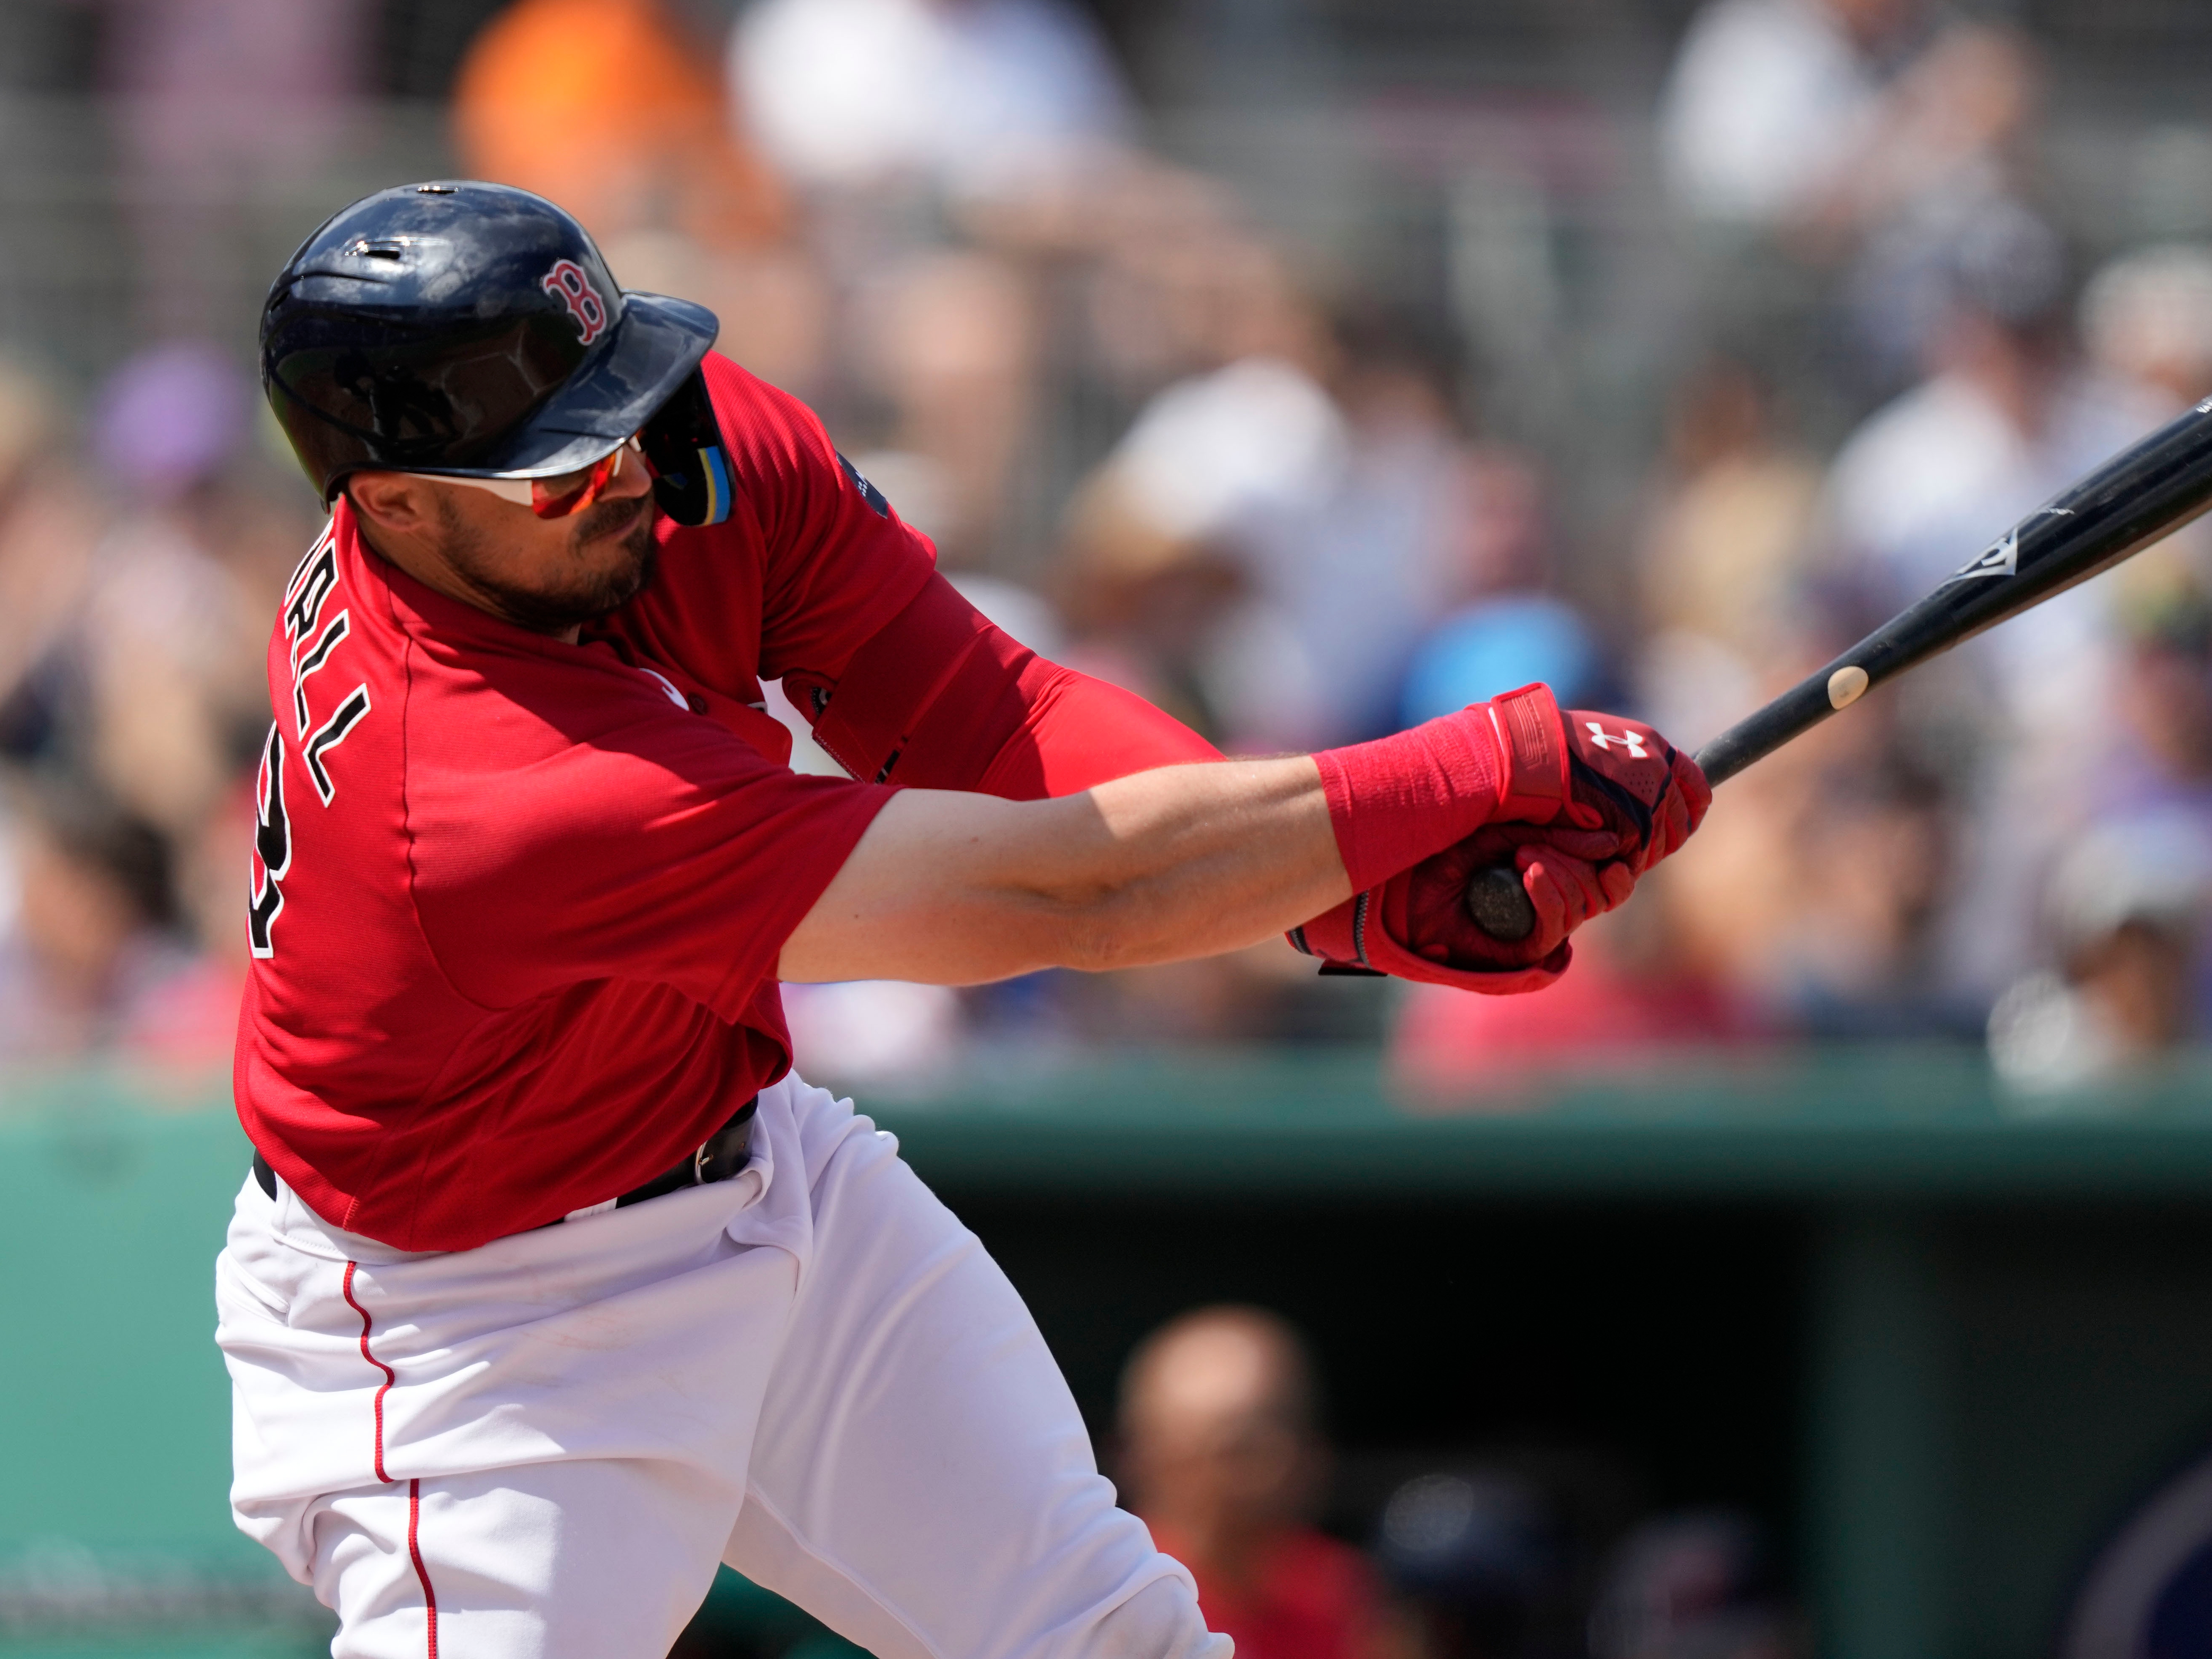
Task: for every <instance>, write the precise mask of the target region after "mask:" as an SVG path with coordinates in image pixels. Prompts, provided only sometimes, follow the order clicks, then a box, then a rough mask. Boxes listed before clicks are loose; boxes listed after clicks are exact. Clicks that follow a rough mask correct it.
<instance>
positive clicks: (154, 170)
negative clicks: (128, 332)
mask: <svg viewBox="0 0 2212 1659" xmlns="http://www.w3.org/2000/svg"><path fill="white" fill-rule="evenodd" d="M97 9H99V10H100V11H101V12H103V13H105V14H106V17H105V21H106V29H105V31H104V33H103V40H104V42H105V48H106V50H105V56H106V64H105V68H106V76H105V79H106V91H107V93H108V94H109V97H110V100H111V107H112V110H113V111H114V118H115V121H116V124H117V128H118V139H119V144H118V149H119V152H120V154H119V160H120V162H121V165H122V167H123V170H124V173H125V180H124V187H123V190H122V192H121V196H122V200H123V201H124V202H125V204H128V208H129V211H130V215H131V222H132V225H133V228H134V229H135V230H136V232H137V243H138V262H137V272H138V276H139V279H140V280H139V294H140V304H141V312H142V319H141V320H142V325H143V327H144V328H145V331H146V332H147V333H148V334H149V335H150V336H151V337H155V338H161V337H165V336H169V335H180V334H182V335H190V334H203V333H207V332H210V331H214V330H215V329H216V328H217V327H219V326H220V325H222V324H223V323H224V322H226V321H228V318H229V315H230V313H229V311H228V304H227V302H228V298H229V295H230V294H231V293H232V292H234V291H235V290H236V289H240V288H245V289H250V290H251V291H253V292H258V291H259V289H260V288H261V286H262V285H263V284H264V283H266V282H267V280H268V273H267V271H266V270H265V269H264V268H262V267H261V264H260V260H261V258H262V255H263V250H264V242H263V240H262V239H261V237H259V236H258V235H257V234H252V233H253V232H255V231H256V230H258V226H257V225H255V224H254V222H253V221H252V210H253V209H255V208H257V207H266V208H274V207H275V206H276V204H277V201H278V197H279V193H280V192H281V191H283V189H284V188H285V187H287V186H289V185H295V184H296V183H298V182H299V181H301V180H304V179H311V178H313V176H314V175H315V173H316V172H317V171H318V169H319V168H320V167H323V166H325V164H326V163H327V162H328V161H329V160H330V159H331V156H332V155H334V154H335V153H336V152H337V149H339V147H340V146H341V144H342V143H343V139H344V137H345V134H346V130H347V125H348V123H349V119H350V118H352V117H353V115H354V113H355V101H356V99H357V98H358V97H359V96H360V94H361V92H362V89H363V88H362V82H363V71H364V70H365V68H366V67H367V66H368V64H370V63H371V62H372V61H373V53H372V52H371V50H370V42H369V40H368V27H367V25H368V22H369V20H370V17H371V15H372V8H371V7H370V6H369V4H368V0H99V3H98V7H97ZM293 234H295V235H296V234H298V233H297V231H296V230H295V231H294V233H293Z"/></svg>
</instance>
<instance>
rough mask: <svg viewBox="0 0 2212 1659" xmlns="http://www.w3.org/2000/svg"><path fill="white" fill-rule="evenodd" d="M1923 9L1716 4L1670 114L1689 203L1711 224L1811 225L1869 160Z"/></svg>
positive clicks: (1909, 4)
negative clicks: (1893, 77)
mask: <svg viewBox="0 0 2212 1659" xmlns="http://www.w3.org/2000/svg"><path fill="white" fill-rule="evenodd" d="M1922 11H1923V8H1922V6H1921V5H1920V4H1919V3H1918V0H1709V3H1707V4H1705V6H1703V7H1701V8H1700V9H1699V11H1698V13H1697V15H1695V16H1694V17H1693V18H1692V20H1691V22H1690V27H1689V29H1688V31H1687V32H1686V33H1685V34H1684V36H1683V38H1682V43H1681V46H1680V48H1679V49H1678V52H1677V54H1676V57H1675V59H1674V68H1673V70H1672V71H1671V73H1670V75H1669V76H1668V83H1667V89H1666V92H1665V94H1663V96H1662V100H1661V105H1660V112H1659V141H1660V149H1661V153H1662V156H1663V157H1664V159H1665V162H1666V166H1667V170H1668V179H1669V182H1670V183H1671V185H1673V187H1674V192H1675V194H1676V196H1677V197H1678V198H1679V199H1680V201H1681V203H1682V204H1683V205H1684V206H1685V207H1686V208H1687V209H1688V210H1690V212H1691V213H1692V215H1694V216H1697V217H1699V218H1701V219H1707V220H1711V221H1715V222H1723V223H1735V224H1744V225H1754V226H1773V225H1779V224H1786V223H1788V222H1790V221H1792V220H1796V219H1802V218H1804V217H1808V216H1810V215H1811V214H1812V213H1814V211H1815V210H1817V208H1818V206H1819V204H1820V203H1821V202H1822V201H1823V199H1824V198H1825V197H1826V196H1827V194H1828V193H1829V192H1830V191H1832V190H1834V189H1835V188H1836V187H1837V186H1838V183H1839V182H1840V180H1841V179H1842V177H1843V175H1844V173H1845V171H1846V169H1847V168H1848V167H1849V166H1850V163H1851V162H1852V161H1855V160H1856V159H1857V157H1858V156H1859V155H1860V154H1861V153H1862V152H1863V149H1865V147H1866V146H1867V144H1868V143H1869V141H1870V139H1871V137H1872V136H1873V133H1874V131H1875V129H1876V127H1877V126H1878V125H1880V122H1881V113H1882V104H1883V88H1884V85H1885V82H1886V81H1887V78H1888V76H1889V74H1890V72H1891V71H1892V70H1893V69H1894V68H1895V66H1896V64H1897V62H1898V60H1899V58H1900V57H1901V56H1902V54H1903V53H1905V52H1906V51H1908V50H1909V49H1910V47H1911V46H1912V45H1913V44H1914V43H1915V40H1916V38H1917V34H1918V33H1919V30H1920V27H1921V13H1922Z"/></svg>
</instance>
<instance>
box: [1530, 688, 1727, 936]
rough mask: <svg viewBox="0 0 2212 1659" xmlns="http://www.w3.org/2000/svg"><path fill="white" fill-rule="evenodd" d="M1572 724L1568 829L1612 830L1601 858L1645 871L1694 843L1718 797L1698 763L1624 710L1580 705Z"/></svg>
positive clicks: (1563, 821)
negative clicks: (1609, 847)
mask: <svg viewBox="0 0 2212 1659" xmlns="http://www.w3.org/2000/svg"><path fill="white" fill-rule="evenodd" d="M1566 727H1567V775H1568V793H1569V799H1568V805H1567V809H1566V811H1565V812H1564V813H1562V814H1561V815H1560V819H1559V823H1560V824H1561V825H1562V826H1563V827H1564V826H1565V825H1566V824H1572V825H1573V826H1575V827H1576V828H1577V829H1592V830H1602V831H1604V832H1606V833H1607V834H1608V835H1609V836H1612V837H1613V848H1612V850H1611V851H1610V852H1608V853H1607V854H1602V855H1601V856H1602V857H1609V858H1617V859H1620V860H1624V861H1625V862H1626V864H1627V865H1628V866H1629V868H1630V871H1631V872H1632V874H1635V875H1638V876H1640V875H1643V874H1644V872H1646V871H1648V870H1650V868H1651V866H1653V865H1655V864H1656V863H1658V862H1659V860H1661V859H1663V858H1665V857H1666V856H1667V855H1668V854H1670V853H1672V852H1674V850H1675V849H1676V848H1679V847H1680V846H1681V844H1682V843H1683V842H1686V841H1687V840H1689V838H1690V836H1691V833H1692V831H1693V830H1695V829H1697V827H1698V825H1699V823H1702V822H1703V821H1704V819H1705V808H1707V807H1708V806H1710V805H1712V800H1713V792H1712V788H1711V786H1710V785H1708V784H1707V783H1706V782H1705V774H1704V773H1703V772H1701V771H1699V769H1698V763H1697V762H1696V761H1694V760H1692V759H1691V757H1689V756H1687V755H1686V754H1684V753H1683V752H1682V751H1681V750H1679V749H1677V748H1675V747H1674V744H1671V743H1669V742H1668V741H1667V739H1666V738H1662V737H1661V736H1660V735H1659V734H1658V732H1655V731H1653V730H1652V729H1651V728H1650V726H1646V725H1644V723H1643V722H1642V721H1641V720H1624V719H1622V718H1621V717H1620V715H1618V714H1595V713H1593V712H1592V711H1590V710H1589V709H1585V708H1577V709H1574V710H1571V711H1570V712H1569V714H1567V716H1566ZM1530 896H1531V897H1532V898H1533V897H1534V894H1533V893H1532V894H1531V895H1530ZM1540 914H1541V913H1540Z"/></svg>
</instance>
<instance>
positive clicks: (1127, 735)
mask: <svg viewBox="0 0 2212 1659" xmlns="http://www.w3.org/2000/svg"><path fill="white" fill-rule="evenodd" d="M785 688H786V690H787V691H788V692H789V693H790V695H791V699H792V701H793V703H795V704H796V705H797V706H798V707H799V710H800V712H801V713H802V714H805V715H806V716H807V717H808V718H809V719H810V720H811V721H812V722H813V726H814V735H815V738H816V739H817V741H818V742H820V744H822V746H823V748H824V749H826V750H829V754H830V755H831V756H832V757H834V758H835V759H836V762H837V763H838V764H839V765H841V766H842V767H843V768H844V769H846V770H847V771H848V772H850V773H851V774H852V775H854V777H856V778H861V779H865V780H867V781H873V782H881V783H896V784H904V785H908V786H909V787H916V788H925V789H969V790H974V791H977V792H979V793H983V794H991V795H999V796H1002V797H1005V798H1006V799H1010V800H1036V799H1042V798H1044V797H1046V796H1051V795H1068V794H1073V793H1077V792H1078V791H1079V790H1084V789H1088V788H1090V787H1091V786H1092V785H1093V784H1098V783H1104V782H1106V781H1109V779H1113V778H1121V777H1127V776H1128V775H1130V774H1131V773H1133V772H1144V771H1149V770H1151V769H1152V768H1154V767H1158V766H1175V765H1181V764H1184V763H1189V762H1194V761H1213V760H1219V759H1220V758H1221V754H1220V751H1219V750H1217V749H1215V748H1214V746H1213V745H1212V744H1210V743H1208V742H1206V739H1205V738H1201V737H1200V736H1199V735H1198V734H1197V733H1196V732H1193V731H1192V730H1190V728H1189V727H1188V726H1184V725H1182V723H1181V722H1179V721H1177V720H1174V719H1172V718H1171V717H1170V716H1169V715H1166V714H1162V713H1161V712H1160V711H1159V710H1158V709H1157V708H1153V707H1152V704H1150V703H1148V702H1146V701H1145V700H1144V699H1143V698H1141V697H1139V696H1133V694H1131V693H1129V692H1127V691H1124V690H1121V688H1120V687H1118V686H1113V685H1109V684H1105V683H1104V682H1103V681H1100V680H1095V679H1092V678H1090V677H1089V676H1088V675H1085V674H1079V673H1077V672H1075V671H1073V669H1068V668H1063V667H1061V666H1060V665H1058V664H1056V663H1052V662H1048V661H1047V660H1046V659H1043V658H1042V657H1040V656H1038V655H1037V653H1036V652H1034V651H1031V650H1030V648H1029V647H1026V646H1024V645H1023V644H1021V643H1019V642H1018V641H1016V640H1014V639H1013V638H1012V636H1011V635H1007V634H1006V633H1005V632H1004V631H1003V630H1001V629H998V628H996V627H994V625H993V624H992V623H990V622H989V621H988V620H987V618H986V617H984V616H983V614H982V613H981V611H977V610H976V609H975V607H974V606H973V605H969V603H968V601H967V600H965V599H962V598H961V597H960V594H959V592H958V590H957V589H956V588H955V587H954V586H952V584H951V583H950V582H948V581H946V580H945V579H944V578H943V577H942V576H939V575H934V574H933V575H932V576H931V577H930V579H929V580H928V581H927V583H926V584H925V585H924V586H923V587H922V591H921V593H920V594H918V595H917V596H916V597H915V599H913V600H912V601H911V602H910V603H909V604H908V605H907V606H906V608H905V609H904V610H902V611H900V612H899V613H898V615H897V616H896V617H892V618H891V620H890V623H887V624H886V625H885V626H884V627H883V628H882V629H879V630H878V631H877V632H876V633H875V634H874V635H872V636H871V637H870V638H869V639H868V640H867V641H865V642H864V643H862V644H861V645H860V647H857V648H856V649H855V650H854V652H853V653H852V656H851V658H850V659H849V660H848V662H847V663H846V665H845V666H844V671H843V672H842V673H841V674H840V675H839V676H838V677H837V678H836V679H835V680H834V681H833V680H831V679H829V678H828V677H826V676H824V675H821V674H817V673H812V672H810V671H805V670H797V671H793V672H792V673H790V674H787V676H786V677H785Z"/></svg>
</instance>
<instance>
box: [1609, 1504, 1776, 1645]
mask: <svg viewBox="0 0 2212 1659" xmlns="http://www.w3.org/2000/svg"><path fill="white" fill-rule="evenodd" d="M1771 1575H1772V1566H1771V1559H1770V1556H1769V1552H1768V1550H1767V1548H1766V1546H1765V1541H1764V1539H1763V1538H1762V1537H1761V1536H1760V1534H1759V1528H1758V1526H1757V1525H1756V1523H1754V1522H1752V1521H1751V1520H1749V1519H1748V1518H1747V1517H1746V1516H1741V1515H1736V1514H1733V1513H1731V1512H1729V1511H1728V1510H1709V1511H1702V1512H1700V1511H1692V1512H1691V1513H1688V1514H1684V1515H1675V1516H1667V1517H1664V1518H1662V1519H1661V1520H1657V1521H1653V1522H1648V1523H1647V1524H1645V1525H1644V1527H1642V1528H1639V1529H1638V1531H1637V1532H1636V1533H1634V1534H1632V1536H1631V1537H1630V1538H1629V1540H1628V1541H1627V1542H1626V1543H1625V1544H1624V1545H1622V1546H1621V1547H1620V1551H1619V1552H1618V1553H1617V1554H1616V1555H1615V1557H1614V1559H1613V1565H1612V1567H1611V1569H1610V1571H1608V1572H1607V1577H1606V1583H1605V1586H1604V1589H1602V1591H1601V1593H1600V1595H1599V1598H1598V1604H1597V1607H1596V1609H1595V1611H1594V1612H1593V1613H1592V1614H1591V1616H1590V1630H1589V1651H1590V1655H1591V1659H1800V1656H1802V1655H1804V1654H1805V1653H1806V1652H1807V1651H1808V1644H1807V1642H1806V1639H1805V1632H1804V1630H1803V1627H1802V1621H1801V1620H1799V1619H1798V1618H1797V1617H1796V1615H1795V1614H1794V1613H1792V1612H1791V1611H1790V1607H1789V1606H1788V1604H1787V1602H1786V1601H1784V1599H1783V1598H1782V1596H1781V1595H1779V1594H1778V1590H1777V1589H1776V1587H1775V1585H1774V1583H1773V1581H1772V1576H1771Z"/></svg>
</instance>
